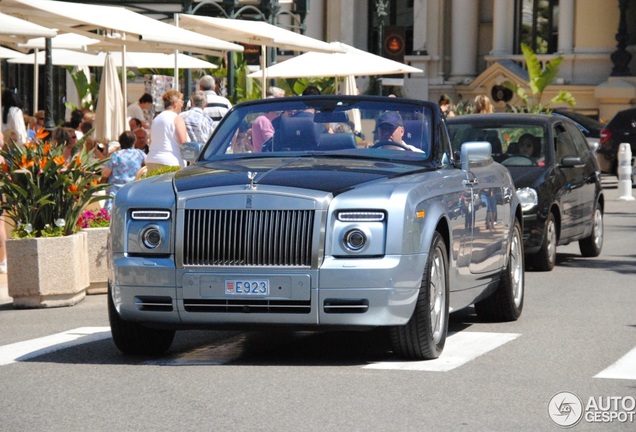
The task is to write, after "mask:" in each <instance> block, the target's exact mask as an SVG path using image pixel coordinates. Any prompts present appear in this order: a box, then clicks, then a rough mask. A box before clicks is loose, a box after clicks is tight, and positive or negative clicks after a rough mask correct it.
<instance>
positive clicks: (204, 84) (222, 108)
mask: <svg viewBox="0 0 636 432" xmlns="http://www.w3.org/2000/svg"><path fill="white" fill-rule="evenodd" d="M199 90H201V91H202V92H203V93H205V97H206V99H207V103H206V105H205V108H204V109H203V111H204V112H205V113H206V114H207V115H208V116H210V118H212V120H214V122H215V123H216V122H219V121H220V120H221V119H222V118H223V116H225V114H226V113H227V112H228V111H229V110H230V108H232V103H231V102H230V101H229V100H228V99H227V98H225V97H223V96H221V95H219V94H218V93H217V84H216V80H215V79H214V77H213V76H212V75H203V76H202V77H201V79H200V80H199Z"/></svg>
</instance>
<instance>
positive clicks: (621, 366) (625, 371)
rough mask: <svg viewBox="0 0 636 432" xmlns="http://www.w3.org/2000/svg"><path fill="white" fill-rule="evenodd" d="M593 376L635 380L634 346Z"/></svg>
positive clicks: (635, 360) (635, 361)
mask: <svg viewBox="0 0 636 432" xmlns="http://www.w3.org/2000/svg"><path fill="white" fill-rule="evenodd" d="M594 378H613V379H629V380H636V348H634V349H632V350H631V351H630V352H628V353H627V354H625V355H624V356H623V357H621V358H620V359H618V361H617V362H616V363H614V364H613V365H611V366H610V367H608V368H606V369H604V370H602V371H601V372H599V373H598V374H596V375H595V376H594Z"/></svg>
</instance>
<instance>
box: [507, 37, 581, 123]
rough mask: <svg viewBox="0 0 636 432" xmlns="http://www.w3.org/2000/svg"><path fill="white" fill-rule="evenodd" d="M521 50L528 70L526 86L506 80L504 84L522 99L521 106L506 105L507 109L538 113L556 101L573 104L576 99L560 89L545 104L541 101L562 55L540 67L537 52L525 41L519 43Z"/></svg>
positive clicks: (555, 74)
mask: <svg viewBox="0 0 636 432" xmlns="http://www.w3.org/2000/svg"><path fill="white" fill-rule="evenodd" d="M521 51H522V52H523V56H524V58H525V61H526V67H527V70H528V82H527V87H526V86H519V85H517V84H515V83H512V82H510V81H507V82H506V83H505V86H506V87H508V88H509V89H511V90H512V91H513V92H514V93H515V94H516V95H517V97H518V98H519V99H521V101H522V105H521V106H512V105H508V109H509V110H511V111H514V112H530V113H540V112H546V111H550V110H551V106H552V105H554V104H557V103H562V102H564V103H567V104H568V105H570V106H574V105H575V104H576V101H575V99H574V96H572V94H571V93H570V92H568V91H564V90H561V91H559V93H558V94H557V95H556V96H555V97H553V98H552V99H551V100H550V101H548V103H547V104H546V105H543V104H542V103H541V99H542V97H543V93H544V91H545V89H546V88H547V87H548V86H549V85H550V84H552V83H553V82H554V80H555V79H556V77H557V75H558V73H559V66H560V65H561V62H562V61H563V56H559V57H557V58H555V59H552V60H550V61H548V62H546V64H545V67H543V68H542V67H541V62H540V61H539V57H538V56H537V54H536V53H535V52H534V51H533V50H532V48H530V46H528V45H526V44H525V43H522V44H521Z"/></svg>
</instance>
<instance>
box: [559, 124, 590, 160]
mask: <svg viewBox="0 0 636 432" xmlns="http://www.w3.org/2000/svg"><path fill="white" fill-rule="evenodd" d="M565 127H566V128H567V130H568V132H569V133H570V136H571V137H572V141H573V142H574V148H575V149H576V152H577V153H578V155H579V156H581V157H583V156H585V155H586V154H587V153H588V152H589V149H590V147H589V145H588V144H587V140H586V139H585V137H584V136H583V134H582V133H581V131H580V129H579V128H578V127H577V126H576V125H572V124H570V123H566V124H565Z"/></svg>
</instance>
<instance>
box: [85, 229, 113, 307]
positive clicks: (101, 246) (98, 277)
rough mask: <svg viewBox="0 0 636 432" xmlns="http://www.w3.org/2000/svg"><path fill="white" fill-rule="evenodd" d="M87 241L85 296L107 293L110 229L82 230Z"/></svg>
mask: <svg viewBox="0 0 636 432" xmlns="http://www.w3.org/2000/svg"><path fill="white" fill-rule="evenodd" d="M83 231H85V232H86V235H87V240H88V276H89V280H90V286H89V287H88V289H87V290H86V294H106V292H108V260H107V252H108V233H109V232H110V228H108V227H104V228H84V229H83Z"/></svg>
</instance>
